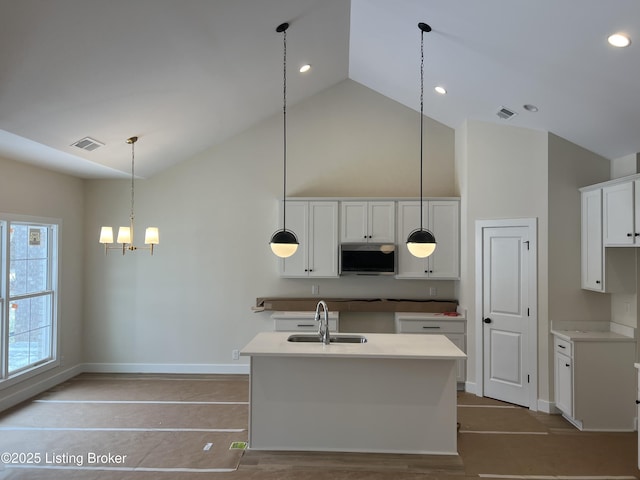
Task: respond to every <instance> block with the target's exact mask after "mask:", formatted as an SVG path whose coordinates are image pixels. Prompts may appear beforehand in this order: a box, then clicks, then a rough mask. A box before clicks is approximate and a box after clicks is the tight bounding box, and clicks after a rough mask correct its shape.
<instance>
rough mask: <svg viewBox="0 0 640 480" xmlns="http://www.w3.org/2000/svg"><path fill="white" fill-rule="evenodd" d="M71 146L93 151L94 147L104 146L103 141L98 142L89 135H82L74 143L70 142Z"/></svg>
mask: <svg viewBox="0 0 640 480" xmlns="http://www.w3.org/2000/svg"><path fill="white" fill-rule="evenodd" d="M71 146H72V147H78V148H81V149H82V150H87V151H88V152H93V151H94V150H95V149H96V148H100V147H104V143H102V142H99V141H98V140H95V139H93V138H91V137H84V138H83V139H81V140H78V141H77V142H75V143H72V144H71Z"/></svg>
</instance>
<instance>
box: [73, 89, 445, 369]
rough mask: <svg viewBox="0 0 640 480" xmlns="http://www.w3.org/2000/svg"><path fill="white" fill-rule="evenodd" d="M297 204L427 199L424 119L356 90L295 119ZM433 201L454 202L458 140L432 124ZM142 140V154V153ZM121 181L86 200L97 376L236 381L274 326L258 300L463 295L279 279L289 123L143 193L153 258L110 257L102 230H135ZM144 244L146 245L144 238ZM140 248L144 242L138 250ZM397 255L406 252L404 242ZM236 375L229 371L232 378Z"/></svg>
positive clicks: (181, 169)
mask: <svg viewBox="0 0 640 480" xmlns="http://www.w3.org/2000/svg"><path fill="white" fill-rule="evenodd" d="M287 113H288V115H287V120H288V131H287V136H288V151H287V163H288V180H287V189H288V194H289V195H291V196H390V197H393V196H399V197H407V196H418V195H419V180H418V178H417V176H418V175H417V174H418V172H419V157H418V152H419V135H418V128H417V127H418V125H419V114H418V113H416V112H415V111H413V110H410V109H408V108H406V107H404V106H402V105H400V104H398V103H396V102H393V101H391V100H389V99H387V98H385V97H383V96H381V95H379V94H377V93H374V92H373V91H371V90H369V89H367V88H365V87H363V86H361V85H359V84H357V83H355V82H353V81H349V80H347V81H344V82H342V83H340V84H338V85H337V86H335V87H333V88H331V89H329V90H327V91H325V92H321V93H320V94H318V95H316V96H314V97H312V98H310V99H308V100H306V101H305V102H302V103H300V104H297V105H293V106H291V107H290V108H289V109H288V112H287ZM425 132H426V133H425V144H426V146H427V151H428V153H427V155H426V160H425V195H430V196H454V177H453V175H454V164H453V139H454V133H453V130H451V129H449V128H448V127H445V126H443V125H441V124H438V123H437V122H434V121H432V120H430V119H427V122H426V127H425ZM144 140H145V138H144V132H140V141H139V142H138V145H137V148H136V155H139V156H140V155H143V154H144V153H143V152H144ZM128 189H129V185H128V183H127V182H126V181H90V182H88V188H87V203H86V208H87V212H88V215H87V218H88V220H87V226H86V245H87V246H86V248H87V260H86V262H87V268H86V285H87V302H86V323H85V346H86V350H85V356H86V361H87V362H88V363H91V364H96V365H93V367H94V368H102V367H104V366H105V365H108V366H109V368H115V367H114V364H125V366H126V368H136V367H133V365H137V368H145V369H147V370H152V369H154V368H155V369H157V370H167V369H169V370H173V371H213V370H218V371H220V370H225V369H227V370H233V368H234V365H235V366H236V367H237V366H238V365H239V364H241V363H245V362H246V361H245V360H244V359H242V360H241V361H240V362H232V361H231V350H232V349H234V348H242V347H243V346H244V345H245V344H246V343H247V342H248V341H249V340H250V339H251V338H252V337H253V336H254V335H255V333H256V332H258V331H261V330H267V329H270V328H271V323H270V320H269V314H268V313H260V314H256V313H253V312H252V311H251V306H252V305H254V304H255V300H256V298H257V297H262V296H311V285H312V284H317V285H319V286H320V293H321V295H320V297H324V296H326V297H331V296H334V297H345V296H358V297H379V296H382V297H391V298H430V297H428V293H427V292H428V287H429V286H430V285H434V284H435V285H437V286H438V292H439V297H440V298H445V299H450V298H452V297H454V296H455V290H454V282H428V281H408V280H405V281H399V280H395V279H391V278H383V277H374V278H361V277H358V278H340V279H330V280H307V279H302V280H293V279H281V278H279V276H278V274H277V260H276V258H275V257H274V256H273V255H272V254H271V252H270V249H269V246H268V241H269V238H270V237H271V234H272V233H273V232H274V231H275V230H276V229H277V228H279V227H280V222H281V219H280V218H279V215H278V201H279V199H280V197H281V194H282V119H281V116H280V115H275V116H274V117H272V118H270V119H268V120H266V121H264V122H261V123H259V124H257V125H255V126H254V127H253V128H251V129H249V130H248V131H246V132H244V133H242V134H240V135H238V136H236V137H233V138H231V139H229V140H228V141H226V142H223V143H222V144H220V145H218V146H217V147H215V148H212V149H211V150H208V151H206V152H203V153H202V154H201V155H199V156H198V157H197V158H194V159H192V160H189V161H186V162H184V163H181V164H179V165H177V166H175V167H173V168H171V169H169V170H167V171H165V172H163V173H161V174H159V175H157V176H155V177H153V178H151V179H148V180H144V181H138V182H137V183H136V190H135V192H136V225H137V226H138V230H139V232H140V234H142V231H143V228H144V227H145V226H147V225H156V226H158V227H159V228H160V242H161V243H160V246H159V247H158V249H157V253H156V255H154V256H153V257H150V256H149V255H148V253H145V252H136V253H135V254H134V255H131V254H127V256H126V257H122V255H118V254H115V253H114V252H110V254H109V256H108V257H105V256H104V254H103V253H102V251H101V249H100V246H99V245H98V243H97V238H98V232H99V226H100V225H101V224H112V225H118V224H126V222H127V215H128V211H129V207H128V202H129V197H128ZM138 238H140V237H138ZM139 241H140V240H138V242H139ZM399 241H400V242H401V240H399ZM230 364H231V366H230Z"/></svg>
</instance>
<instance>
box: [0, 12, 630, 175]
mask: <svg viewBox="0 0 640 480" xmlns="http://www.w3.org/2000/svg"><path fill="white" fill-rule="evenodd" d="M285 21H287V22H289V23H290V24H291V26H290V27H289V30H288V31H287V65H288V73H287V78H288V80H287V90H288V91H287V97H288V103H289V105H292V104H294V103H296V102H298V101H300V100H302V99H304V98H306V97H309V96H311V95H314V94H315V93H317V92H319V91H322V90H324V89H326V88H329V87H331V86H332V85H334V84H336V83H338V82H340V81H343V80H345V79H347V78H350V79H352V80H354V81H356V82H359V83H361V84H363V85H365V86H367V87H369V88H371V89H373V90H375V91H377V92H379V93H381V94H382V95H385V96H387V97H390V98H392V99H394V100H396V101H398V102H400V103H402V104H404V105H406V106H408V107H410V108H413V109H415V110H417V111H418V110H419V86H420V84H419V81H420V77H419V73H420V70H419V67H420V31H419V29H418V27H417V24H418V22H426V23H428V24H430V25H431V27H432V28H433V31H432V32H431V33H428V34H425V97H424V111H425V114H426V115H428V116H430V117H432V118H434V119H436V120H438V121H440V122H442V123H444V124H446V125H448V126H450V127H452V128H456V127H458V126H459V125H461V124H462V123H463V122H464V120H465V119H477V120H483V121H491V122H500V123H505V124H509V125H514V126H522V127H526V128H532V129H540V130H545V131H550V132H553V133H555V134H557V135H559V136H561V137H564V138H566V139H568V140H570V141H572V142H574V143H577V144H579V145H581V146H583V147H585V148H587V149H589V150H591V151H593V152H595V153H598V154H600V155H603V156H605V157H607V158H610V159H613V158H619V157H622V156H625V155H628V154H632V153H637V152H640V135H639V134H638V131H639V129H640V87H639V86H638V82H639V79H640V50H639V49H640V2H638V1H637V0H608V1H602V0H535V1H534V0H528V1H526V0H522V1H514V0H482V1H478V0H393V1H389V0H351V1H348V0H180V1H177V0H100V1H99V0H53V1H42V0H20V1H15V0H0V156H2V157H5V158H12V159H16V160H19V161H25V162H30V163H35V164H37V165H40V166H44V167H46V168H51V169H54V170H60V171H62V172H66V173H70V174H73V175H77V176H80V177H83V178H122V177H126V176H128V175H129V174H130V166H131V165H130V155H129V152H130V147H129V146H128V145H126V143H125V140H126V139H127V138H128V137H131V136H133V135H137V136H139V137H140V141H139V143H138V144H137V145H138V146H137V150H136V173H138V174H139V175H140V176H143V177H148V176H151V175H153V174H155V173H157V172H159V171H161V170H163V169H165V168H167V167H169V166H170V165H172V164H175V163H178V162H181V161H183V160H185V159H188V158H190V157H192V156H193V155H195V154H197V153H199V152H201V151H204V150H206V149H207V148H209V147H211V146H212V145H215V144H216V143H218V142H221V141H223V140H225V139H226V138H229V137H230V136H232V135H234V134H236V133H238V132H241V131H243V130H245V129H247V128H248V127H250V126H251V125H252V124H254V123H256V122H259V121H260V120H262V119H265V118H267V117H269V116H272V115H274V114H277V113H278V112H279V111H281V108H282V34H280V33H277V32H276V31H275V29H276V27H277V26H278V25H279V24H280V23H282V22H285ZM614 32H624V33H626V34H628V35H630V36H631V38H632V43H631V45H630V46H629V47H627V48H614V47H611V46H610V45H609V44H608V43H607V41H606V40H607V37H608V36H609V35H610V34H611V33H614ZM303 63H310V64H311V65H312V68H311V71H309V72H308V73H306V74H300V73H298V67H299V66H300V65H301V64H303ZM436 85H441V86H443V87H445V88H446V90H447V94H446V95H439V94H437V93H435V92H434V91H433V87H434V86H436ZM525 104H532V105H535V106H536V107H537V108H538V111H537V112H535V113H534V112H529V111H527V110H525V109H524V107H523V106H524V105H525ZM501 107H506V108H507V109H509V110H511V111H512V112H514V113H515V115H514V116H513V117H511V118H510V119H509V120H504V119H501V118H499V117H498V116H497V115H496V113H497V111H498V110H499V109H500V108H501ZM87 136H88V137H91V138H93V139H95V140H98V141H99V142H101V143H103V144H104V146H103V147H100V148H98V149H96V150H94V151H91V152H88V151H84V150H81V149H78V148H77V147H74V146H72V144H73V143H74V142H75V141H77V140H79V139H81V138H83V137H87Z"/></svg>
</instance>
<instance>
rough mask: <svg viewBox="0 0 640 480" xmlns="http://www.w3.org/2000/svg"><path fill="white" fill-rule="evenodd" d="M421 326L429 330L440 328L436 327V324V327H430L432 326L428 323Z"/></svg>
mask: <svg viewBox="0 0 640 480" xmlns="http://www.w3.org/2000/svg"><path fill="white" fill-rule="evenodd" d="M422 328H424V329H430V330H439V329H440V327H437V326H436V327H432V326H429V325H423V326H422Z"/></svg>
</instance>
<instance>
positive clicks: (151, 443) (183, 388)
mask: <svg viewBox="0 0 640 480" xmlns="http://www.w3.org/2000/svg"><path fill="white" fill-rule="evenodd" d="M372 421H375V419H373V420H372ZM458 421H459V422H460V429H459V433H458V451H459V455H457V456H456V455H447V456H429V455H379V454H361V453H325V452H306V453H304V452H258V451H244V450H242V449H238V448H230V447H231V446H232V444H234V442H243V441H246V440H247V423H248V381H247V377H246V376H234V375H229V376H225V375H194V376H189V375H184V376H179V375H107V374H103V375H97V374H84V375H80V376H78V377H76V378H74V379H71V380H70V381H68V382H66V383H64V384H62V385H59V386H58V387H56V388H54V389H51V390H50V391H48V392H45V393H43V394H42V395H40V396H38V397H37V398H34V399H32V400H31V401H29V402H25V403H24V404H22V405H20V406H18V407H16V408H13V409H10V410H8V411H6V412H2V413H0V453H2V452H7V453H15V454H24V455H32V458H31V460H32V461H31V463H28V462H27V458H26V457H25V456H24V455H23V457H20V458H18V457H17V456H16V457H15V462H13V461H10V462H4V464H2V463H0V479H12V480H14V479H29V480H39V479H43V480H44V479H47V480H57V479H70V480H74V479H82V480H85V479H90V480H106V479H110V480H111V479H118V480H119V479H124V480H129V479H131V480H134V479H135V480H148V479H154V480H165V479H166V480H169V479H171V480H199V479H203V478H219V479H222V480H227V479H229V480H253V479H260V480H271V479H273V480H276V479H277V480H294V479H295V480H325V479H327V480H328V479H332V480H335V479H344V480H364V479H367V480H378V479H380V480H382V479H385V480H386V479H399V480H419V479H421V480H424V479H449V480H453V479H461V480H468V479H470V478H483V479H516V478H517V479H531V480H534V479H550V480H555V479H558V480H572V479H576V480H578V479H585V478H587V477H589V478H592V479H597V480H601V479H608V478H611V479H615V480H624V479H634V478H640V471H638V468H637V454H638V446H637V434H636V433H632V432H630V433H593V432H580V431H578V430H576V429H575V428H574V427H573V426H572V425H570V424H569V423H568V422H566V421H565V420H564V419H563V418H562V417H560V416H558V415H546V414H543V413H538V412H530V411H529V410H527V409H524V408H521V407H517V406H513V405H510V404H506V403H502V402H498V401H495V400H491V399H486V398H479V397H476V396H474V395H470V394H466V393H459V395H458ZM36 454H37V455H38V458H39V462H35V461H34V460H35V458H33V456H34V455H36ZM90 454H97V455H103V456H105V457H104V458H103V460H104V461H102V462H93V463H91V462H90V460H91V459H90V458H89V456H90ZM109 454H111V455H112V457H108V456H106V455H109ZM65 455H66V457H65ZM74 455H75V456H74ZM116 455H121V456H123V457H124V458H121V459H118V458H116ZM56 456H57V457H56ZM47 459H48V460H47ZM22 460H24V461H22ZM79 463H80V465H79Z"/></svg>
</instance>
